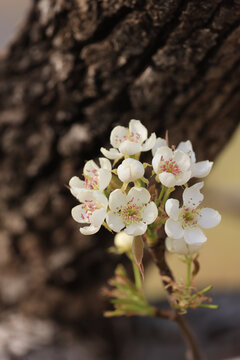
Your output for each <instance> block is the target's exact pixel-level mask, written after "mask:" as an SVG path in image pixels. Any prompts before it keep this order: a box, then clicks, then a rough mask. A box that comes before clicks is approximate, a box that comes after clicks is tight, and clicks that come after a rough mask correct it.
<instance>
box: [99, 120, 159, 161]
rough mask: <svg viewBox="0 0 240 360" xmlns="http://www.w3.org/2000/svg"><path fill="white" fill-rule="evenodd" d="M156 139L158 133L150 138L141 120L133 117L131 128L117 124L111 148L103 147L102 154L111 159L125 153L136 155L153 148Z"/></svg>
mask: <svg viewBox="0 0 240 360" xmlns="http://www.w3.org/2000/svg"><path fill="white" fill-rule="evenodd" d="M155 141H156V134H155V133H152V134H151V136H150V137H149V138H148V131H147V129H146V128H145V126H144V125H143V124H142V123H141V121H139V120H135V119H132V120H131V121H130V122H129V128H127V127H124V126H116V127H115V128H114V129H113V130H112V132H111V135H110V143H111V145H112V146H113V148H111V149H110V150H107V149H105V148H101V149H100V150H101V152H102V154H103V155H104V156H105V157H106V158H108V159H111V160H115V159H120V158H121V157H123V156H125V155H134V154H137V153H140V152H142V151H148V150H151V149H152V147H153V146H154V144H155Z"/></svg>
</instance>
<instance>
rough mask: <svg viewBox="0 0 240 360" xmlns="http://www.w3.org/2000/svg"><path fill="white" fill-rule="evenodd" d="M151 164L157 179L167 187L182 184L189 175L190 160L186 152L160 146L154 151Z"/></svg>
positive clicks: (186, 180)
mask: <svg viewBox="0 0 240 360" xmlns="http://www.w3.org/2000/svg"><path fill="white" fill-rule="evenodd" d="M152 165H153V169H154V171H155V173H156V174H157V178H158V180H159V181H160V182H161V183H162V184H163V185H164V186H167V187H174V186H175V185H184V184H186V183H187V182H188V180H189V179H190V177H191V170H190V166H191V161H190V158H189V156H188V155H187V154H185V153H184V152H183V151H180V150H172V149H170V148H169V147H168V146H161V147H160V148H158V150H157V151H156V153H155V155H154V157H153V160H152Z"/></svg>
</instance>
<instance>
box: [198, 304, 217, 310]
mask: <svg viewBox="0 0 240 360" xmlns="http://www.w3.org/2000/svg"><path fill="white" fill-rule="evenodd" d="M198 307H202V308H207V309H218V308H219V305H208V304H200V305H198Z"/></svg>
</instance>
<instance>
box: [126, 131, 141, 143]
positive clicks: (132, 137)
mask: <svg viewBox="0 0 240 360" xmlns="http://www.w3.org/2000/svg"><path fill="white" fill-rule="evenodd" d="M140 138H141V136H140V134H139V133H137V132H133V131H132V132H130V133H129V135H128V139H129V140H130V141H131V142H135V143H139V141H140Z"/></svg>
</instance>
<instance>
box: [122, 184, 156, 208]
mask: <svg viewBox="0 0 240 360" xmlns="http://www.w3.org/2000/svg"><path fill="white" fill-rule="evenodd" d="M150 198H151V195H150V193H149V191H148V190H147V189H144V188H142V187H132V188H131V189H130V190H129V192H128V194H127V201H128V202H129V201H132V202H133V203H134V204H136V205H138V206H143V205H145V204H147V203H148V202H149V201H150Z"/></svg>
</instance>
